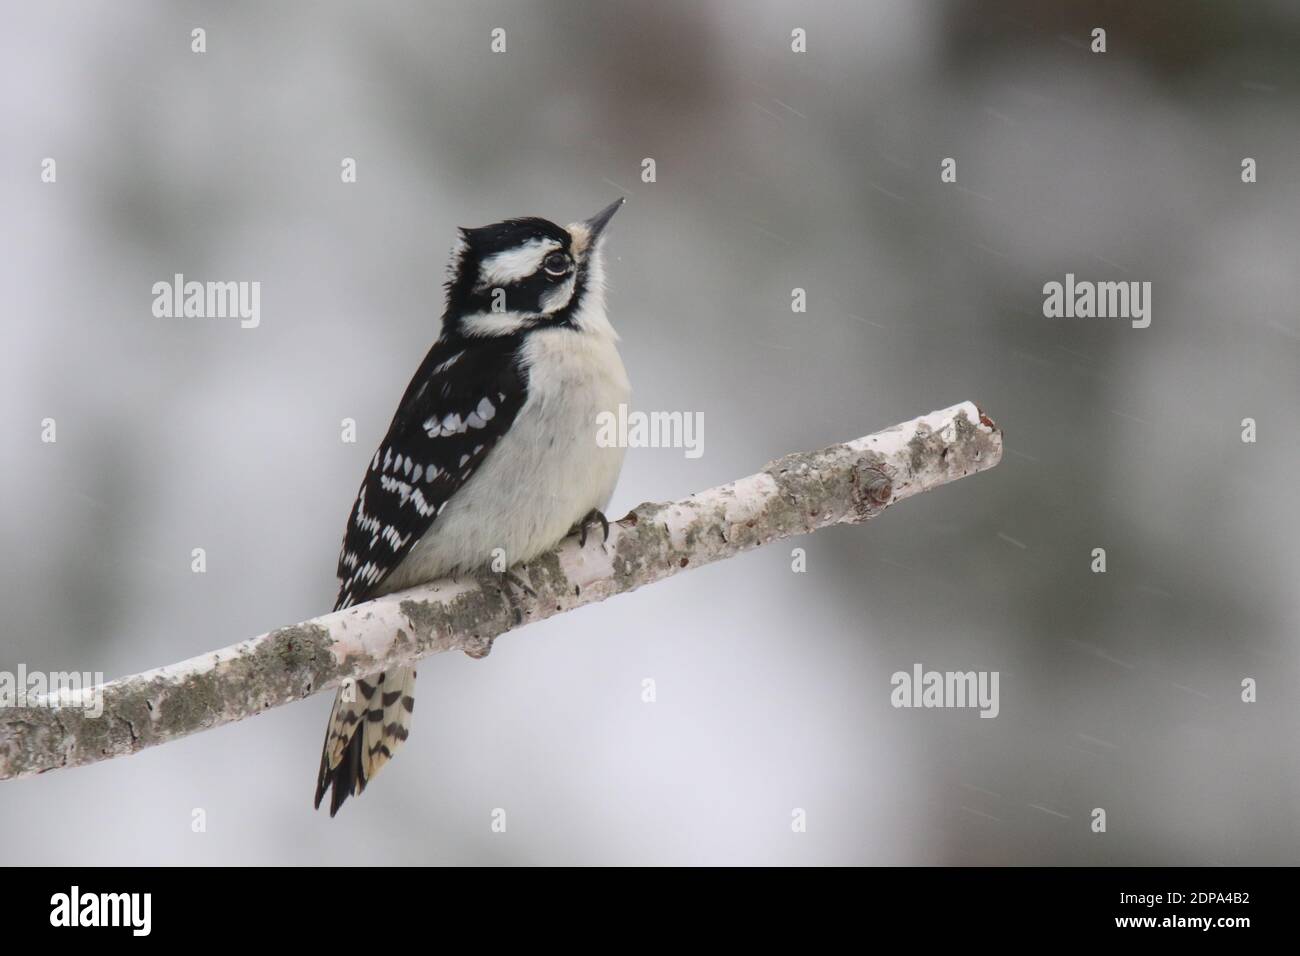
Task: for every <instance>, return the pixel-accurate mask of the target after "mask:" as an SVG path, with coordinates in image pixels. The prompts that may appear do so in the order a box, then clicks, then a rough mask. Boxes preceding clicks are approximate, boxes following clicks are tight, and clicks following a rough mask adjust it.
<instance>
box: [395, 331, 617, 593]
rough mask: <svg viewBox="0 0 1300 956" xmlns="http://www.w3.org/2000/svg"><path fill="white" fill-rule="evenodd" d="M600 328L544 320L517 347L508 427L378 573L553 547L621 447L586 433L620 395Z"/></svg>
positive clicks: (526, 555)
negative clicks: (422, 530)
mask: <svg viewBox="0 0 1300 956" xmlns="http://www.w3.org/2000/svg"><path fill="white" fill-rule="evenodd" d="M615 342H616V339H615V337H614V335H613V334H612V332H611V333H610V334H601V333H591V332H579V331H575V330H572V329H546V330H539V331H537V332H534V333H532V334H531V335H530V336H529V338H528V342H527V344H526V345H525V347H524V356H523V365H524V368H526V369H527V372H528V397H527V399H526V401H525V402H524V405H523V407H522V408H521V409H520V410H519V415H518V416H517V417H516V418H515V421H514V424H513V425H511V427H510V430H509V431H507V432H506V434H505V435H504V436H502V438H501V440H500V441H499V442H498V443H497V445H496V447H494V448H493V449H492V450H491V451H490V452H489V453H488V455H487V457H486V458H485V459H484V461H483V464H482V465H481V466H480V467H479V470H478V471H477V472H476V473H475V474H474V475H473V476H472V477H471V478H470V480H469V481H468V482H466V483H465V486H464V487H463V488H461V489H460V490H459V491H457V492H456V493H455V494H454V495H453V496H452V497H451V499H450V500H449V501H448V503H447V505H446V507H445V508H444V509H443V511H442V513H441V514H439V515H438V517H437V518H436V519H435V520H434V523H433V526H432V527H431V528H430V529H429V531H428V532H427V533H426V534H425V535H424V537H423V538H422V539H421V540H420V541H418V542H417V543H416V544H415V545H414V547H413V548H412V549H411V552H410V553H409V554H408V555H407V556H406V558H405V559H404V560H403V561H402V563H401V564H400V565H398V567H397V568H396V569H395V570H394V571H393V573H392V574H391V575H389V577H388V578H387V579H386V580H385V581H384V582H383V585H382V587H381V589H380V591H381V593H387V592H390V591H397V590H401V589H402V588H406V587H411V586H413V585H415V584H418V583H420V582H423V581H428V580H432V579H434V578H438V577H442V576H443V575H446V574H449V573H451V572H453V571H459V570H470V569H474V568H478V567H481V566H484V565H487V564H489V563H491V562H492V560H493V557H494V551H495V549H497V548H501V549H503V551H504V559H505V563H506V565H507V566H509V565H513V564H516V563H518V562H520V561H531V560H532V559H533V558H535V557H537V555H539V554H541V553H542V552H544V551H546V550H548V549H549V548H551V547H552V546H554V545H555V544H556V543H557V542H558V541H559V540H560V539H561V538H563V537H564V536H565V535H566V534H567V533H568V532H569V530H570V529H571V528H572V527H573V526H574V525H575V524H576V523H577V522H578V521H579V520H580V519H581V518H582V517H583V516H584V515H586V514H587V512H589V511H590V510H591V509H592V508H600V509H602V510H603V509H604V507H605V506H606V505H607V504H608V502H609V498H610V496H611V495H612V494H613V492H614V485H615V484H616V483H617V482H618V473H619V470H620V469H621V468H622V465H623V453H624V449H623V448H602V447H600V446H599V445H598V444H597V442H596V436H597V431H598V429H597V416H598V415H599V414H600V413H601V412H609V413H611V414H614V415H617V414H618V406H619V404H620V403H626V402H627V400H628V396H629V394H630V391H631V389H630V386H629V384H628V380H627V372H626V371H625V370H624V368H623V361H622V359H621V358H620V357H619V354H618V348H617V346H616V344H615Z"/></svg>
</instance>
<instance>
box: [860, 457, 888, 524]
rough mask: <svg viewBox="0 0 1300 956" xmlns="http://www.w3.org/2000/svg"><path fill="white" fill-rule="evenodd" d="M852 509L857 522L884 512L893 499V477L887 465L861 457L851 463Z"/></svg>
mask: <svg viewBox="0 0 1300 956" xmlns="http://www.w3.org/2000/svg"><path fill="white" fill-rule="evenodd" d="M850 481H851V482H852V486H853V508H854V511H855V512H856V514H857V519H858V520H859V521H865V520H866V519H868V518H873V517H875V516H876V515H878V514H880V512H882V511H884V510H885V507H886V506H887V505H888V504H889V502H890V501H891V500H893V497H894V476H893V474H892V473H891V470H890V468H889V466H888V465H886V464H885V463H884V462H882V461H879V460H878V459H874V458H870V457H867V456H863V457H862V458H859V459H858V460H857V461H855V462H854V463H853V472H852V474H851V477H850Z"/></svg>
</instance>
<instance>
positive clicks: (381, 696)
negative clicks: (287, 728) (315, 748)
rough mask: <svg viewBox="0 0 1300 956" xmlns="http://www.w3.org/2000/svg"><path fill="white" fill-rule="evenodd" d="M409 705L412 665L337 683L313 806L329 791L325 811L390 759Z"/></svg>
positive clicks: (404, 729) (402, 735)
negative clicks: (365, 677) (338, 684)
mask: <svg viewBox="0 0 1300 956" xmlns="http://www.w3.org/2000/svg"><path fill="white" fill-rule="evenodd" d="M414 707H415V670H414V668H410V667H401V668H398V669H396V670H391V671H384V672H383V673H381V674H378V675H376V676H373V677H371V678H367V679H362V680H357V681H349V682H347V683H345V684H344V685H343V686H342V687H340V688H339V692H338V694H336V695H335V697H334V709H333V710H332V711H330V722H329V728H328V729H327V730H326V731H325V746H324V748H323V749H322V751H321V757H320V776H319V777H318V778H317V780H316V806H317V807H320V803H321V799H322V798H323V797H324V796H325V791H326V790H330V789H331V788H332V789H333V792H332V793H331V794H330V816H334V814H336V813H338V811H339V807H341V806H343V801H344V800H346V799H347V798H348V797H350V796H352V795H354V794H359V793H361V791H363V790H365V789H366V784H367V783H369V782H370V781H371V780H372V779H373V778H374V776H375V774H377V773H379V771H380V769H381V768H382V767H383V766H384V764H386V763H388V761H389V760H390V759H392V756H393V752H394V751H395V750H397V748H398V747H400V746H401V744H402V742H403V741H404V740H406V738H407V735H408V734H409V732H410V724H411V711H412V709H413V708H414Z"/></svg>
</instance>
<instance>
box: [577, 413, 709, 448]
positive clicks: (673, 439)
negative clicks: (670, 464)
mask: <svg viewBox="0 0 1300 956" xmlns="http://www.w3.org/2000/svg"><path fill="white" fill-rule="evenodd" d="M596 444H597V445H599V446H600V447H601V448H684V449H686V457H687V458H699V457H700V456H701V455H703V454H704V413H703V412H633V411H628V407H627V405H625V404H622V403H620V404H619V406H618V413H617V414H615V413H614V412H601V413H599V414H598V415H597V416H596Z"/></svg>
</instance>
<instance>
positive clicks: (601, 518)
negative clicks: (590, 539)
mask: <svg viewBox="0 0 1300 956" xmlns="http://www.w3.org/2000/svg"><path fill="white" fill-rule="evenodd" d="M596 522H600V527H601V530H602V531H604V534H605V537H604V540H603V541H601V544H605V543H606V542H608V541H609V519H608V518H606V517H605V515H604V513H603V512H602V511H601V510H600V509H599V508H592V509H591V510H590V511H588V512H587V513H586V514H585V515H583V516H582V520H581V521H579V522H578V547H580V548H585V547H586V546H587V529H588V528H590V527H591V526H592V524H594V523H596Z"/></svg>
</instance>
